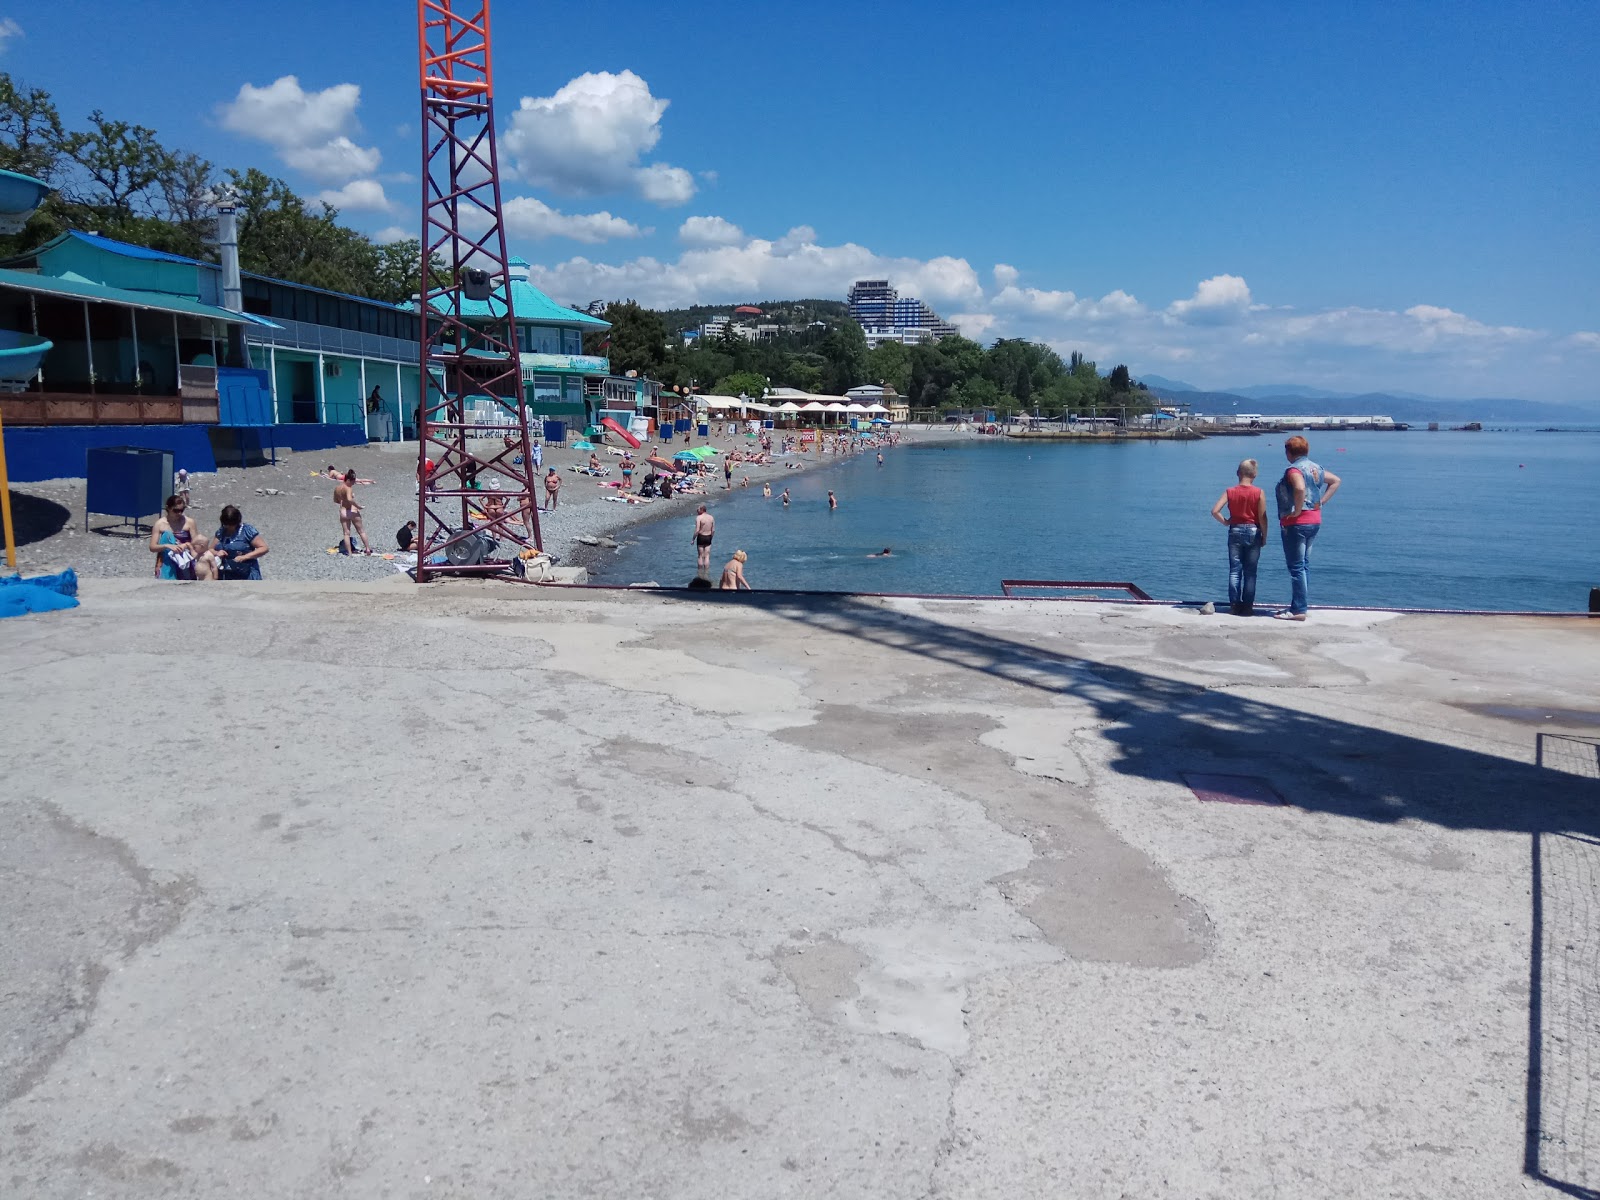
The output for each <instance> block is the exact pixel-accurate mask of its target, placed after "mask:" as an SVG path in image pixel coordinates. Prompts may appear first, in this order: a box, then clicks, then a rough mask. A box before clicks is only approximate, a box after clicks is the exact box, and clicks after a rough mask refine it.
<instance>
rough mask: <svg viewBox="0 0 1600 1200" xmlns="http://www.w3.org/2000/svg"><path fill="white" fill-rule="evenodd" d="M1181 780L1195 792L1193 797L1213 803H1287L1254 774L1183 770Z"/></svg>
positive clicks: (1268, 784) (1271, 787) (1269, 785)
mask: <svg viewBox="0 0 1600 1200" xmlns="http://www.w3.org/2000/svg"><path fill="white" fill-rule="evenodd" d="M1183 781H1184V782H1185V783H1187V784H1188V785H1189V790H1190V791H1191V792H1193V793H1194V794H1195V799H1197V800H1206V801H1210V802H1211V803H1214V804H1262V805H1281V804H1286V803H1288V802H1287V801H1286V800H1284V798H1283V797H1282V796H1280V795H1278V793H1277V791H1276V789H1274V788H1273V786H1272V785H1271V784H1270V783H1268V782H1267V781H1266V780H1265V779H1261V778H1259V777H1258V776H1255V775H1200V774H1193V773H1190V772H1188V771H1185V772H1184V775H1183Z"/></svg>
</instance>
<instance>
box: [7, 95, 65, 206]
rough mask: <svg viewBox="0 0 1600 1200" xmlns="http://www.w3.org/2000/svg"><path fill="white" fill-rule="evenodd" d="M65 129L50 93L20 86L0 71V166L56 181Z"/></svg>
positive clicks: (57, 179) (59, 172)
mask: <svg viewBox="0 0 1600 1200" xmlns="http://www.w3.org/2000/svg"><path fill="white" fill-rule="evenodd" d="M65 141H66V131H65V130H64V129H63V128H62V125H61V114H60V113H59V112H57V111H56V106H55V103H54V102H53V101H52V100H51V99H50V93H49V92H47V91H44V90H43V89H41V88H27V87H21V86H19V85H18V84H17V82H16V80H14V79H13V78H12V77H11V75H10V74H9V73H7V72H4V71H0V169H3V170H7V171H17V172H19V173H20V174H23V175H32V176H33V177H34V178H35V179H42V180H44V181H45V182H46V183H56V182H58V181H59V178H60V174H61V164H62V159H63V156H64V143H65Z"/></svg>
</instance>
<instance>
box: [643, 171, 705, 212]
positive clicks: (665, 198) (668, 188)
mask: <svg viewBox="0 0 1600 1200" xmlns="http://www.w3.org/2000/svg"><path fill="white" fill-rule="evenodd" d="M633 182H634V186H635V187H637V188H638V189H639V195H641V196H643V197H644V198H645V199H646V200H648V201H650V203H651V204H659V205H661V207H662V208H673V207H676V206H677V205H679V204H687V203H689V201H690V200H692V199H694V192H695V187H694V176H693V175H691V174H689V172H687V171H685V170H684V169H683V168H682V167H669V166H668V165H667V164H666V163H651V164H650V165H649V166H648V167H640V168H638V169H637V170H636V171H634V173H633Z"/></svg>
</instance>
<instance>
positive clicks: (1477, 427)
mask: <svg viewBox="0 0 1600 1200" xmlns="http://www.w3.org/2000/svg"><path fill="white" fill-rule="evenodd" d="M1450 431H1451V432H1452V433H1482V432H1483V422H1482V421H1468V422H1467V423H1466V424H1465V425H1452V426H1450Z"/></svg>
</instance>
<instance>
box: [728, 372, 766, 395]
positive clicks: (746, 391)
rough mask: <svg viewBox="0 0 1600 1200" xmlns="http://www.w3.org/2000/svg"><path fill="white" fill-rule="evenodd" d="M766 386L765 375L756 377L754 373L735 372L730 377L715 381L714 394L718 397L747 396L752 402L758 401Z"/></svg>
mask: <svg viewBox="0 0 1600 1200" xmlns="http://www.w3.org/2000/svg"><path fill="white" fill-rule="evenodd" d="M766 386H767V377H766V376H765V375H758V374H757V373H756V372H754V371H735V372H734V373H733V374H732V375H724V376H723V377H722V378H721V379H719V380H717V386H716V389H715V394H716V395H718V396H749V397H750V398H751V399H752V400H759V399H761V393H762V392H763V391H764V390H765V389H766Z"/></svg>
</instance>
